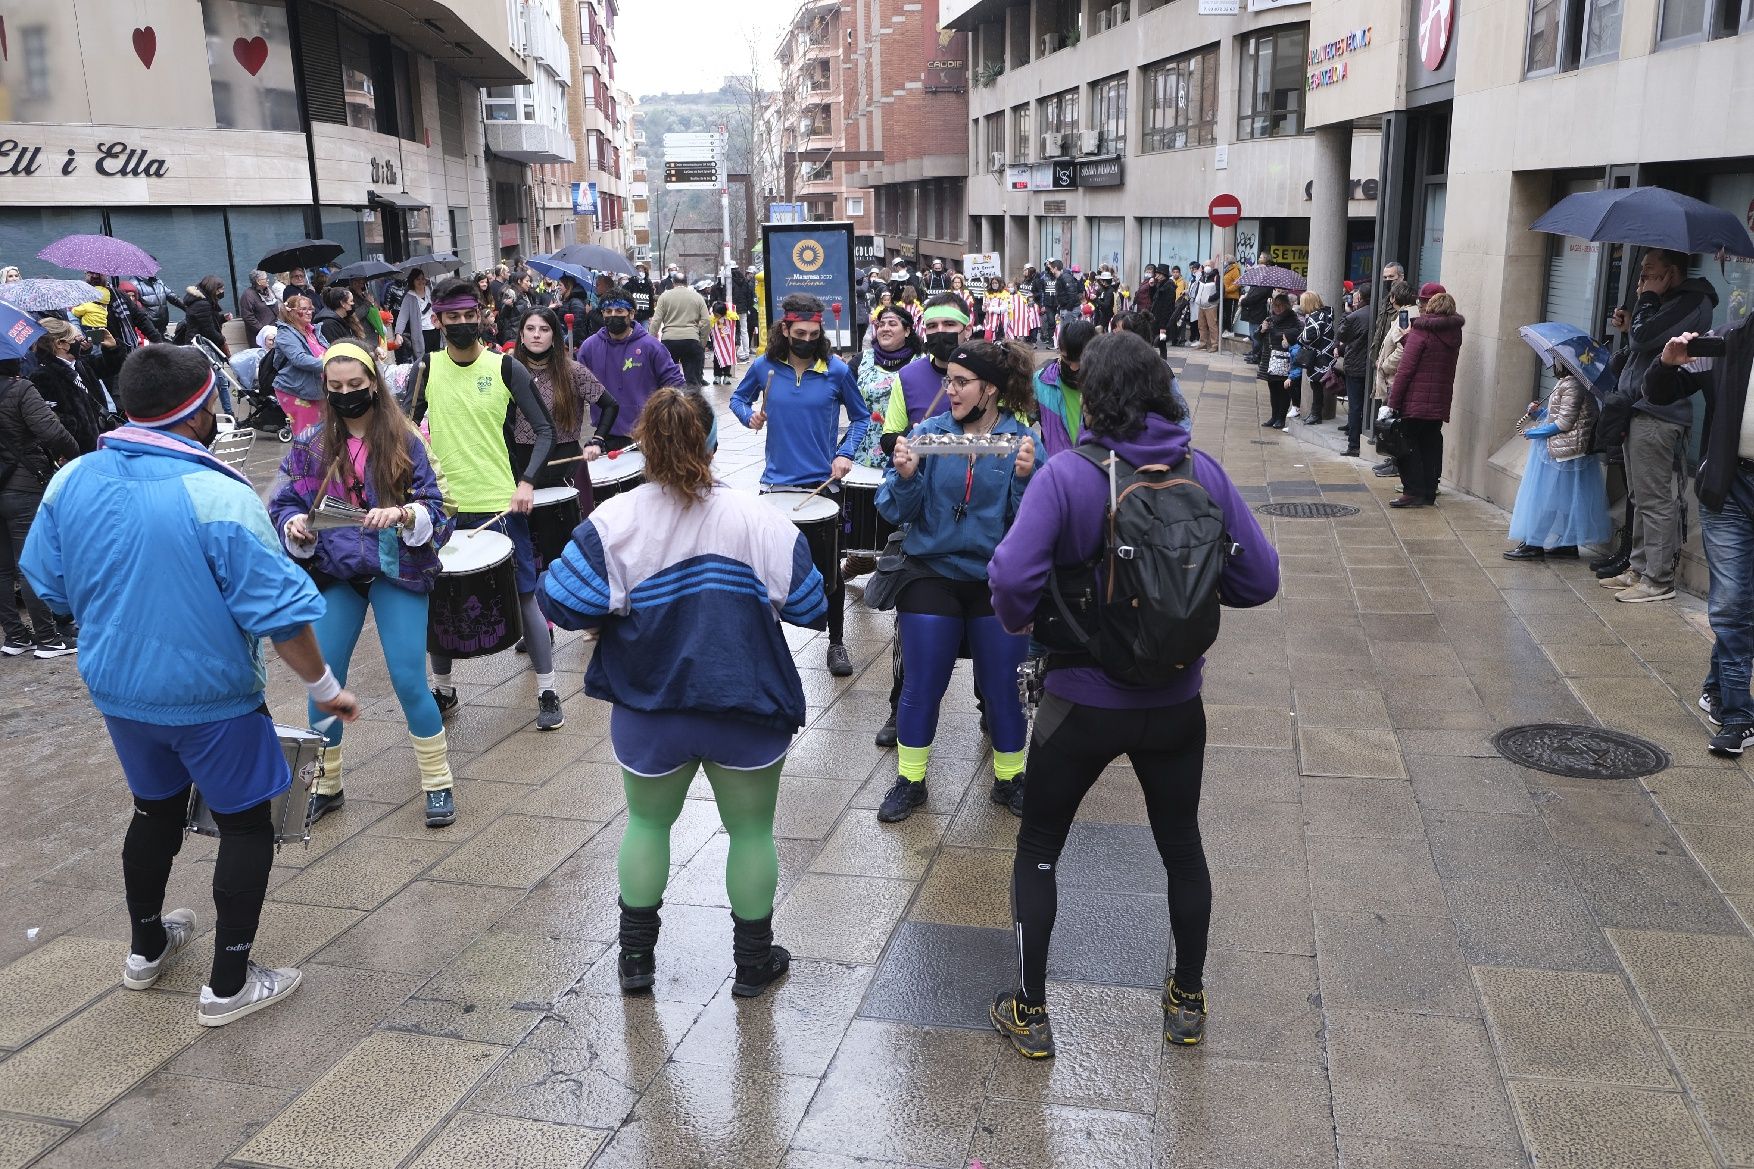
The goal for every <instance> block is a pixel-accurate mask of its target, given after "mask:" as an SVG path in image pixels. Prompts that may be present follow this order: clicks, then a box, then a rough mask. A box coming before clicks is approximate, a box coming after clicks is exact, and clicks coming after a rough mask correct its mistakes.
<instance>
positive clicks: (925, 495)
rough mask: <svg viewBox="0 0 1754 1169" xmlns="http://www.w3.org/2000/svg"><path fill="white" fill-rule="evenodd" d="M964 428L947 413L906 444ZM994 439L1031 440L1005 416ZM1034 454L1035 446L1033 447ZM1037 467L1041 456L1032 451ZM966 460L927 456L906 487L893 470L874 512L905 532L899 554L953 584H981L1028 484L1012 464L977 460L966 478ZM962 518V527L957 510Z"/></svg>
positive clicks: (1002, 459)
mask: <svg viewBox="0 0 1754 1169" xmlns="http://www.w3.org/2000/svg"><path fill="white" fill-rule="evenodd" d="M961 433H962V427H961V426H960V425H959V424H958V423H957V422H956V420H955V419H954V418H952V417H951V416H950V413H949V412H948V411H946V412H944V413H943V414H937V415H934V416H932V417H931V418H928V419H926V420H925V421H924V422H921V423H920V424H919V425H918V426H916V427H914V429H913V433H912V434H910V435H909V436H908V437H909V438H910V439H914V438H921V437H923V436H925V435H928V434H961ZM993 433H995V434H1018V435H1030V436H1031V437H1033V432H1032V431H1031V430H1030V429H1029V427H1028V426H1026V425H1024V424H1023V423H1022V422H1019V421H1018V420H1017V419H1016V418H1015V417H1013V416H1011V415H1006V416H1005V417H1003V418H1001V419H999V421H998V423H997V424H996V425H995V426H994V427H993ZM1036 445H1037V447H1038V448H1039V446H1040V440H1037V444H1036ZM1036 457H1037V463H1036V465H1037V466H1038V467H1039V466H1040V465H1041V463H1040V459H1041V453H1040V451H1039V449H1038V451H1037V455H1036ZM968 464H969V460H968V456H966V455H928V456H926V457H925V458H923V459H921V460H920V461H919V469H918V470H916V471H915V472H914V476H913V478H911V479H903V478H902V477H901V475H900V474H899V473H897V471H896V470H895V468H893V467H891V468H890V469H889V471H888V473H886V474H885V475H884V476H883V486H882V487H880V488H879V489H878V491H877V510H878V511H880V512H882V513H883V518H884V519H886V520H888V521H889V522H890V523H892V524H895V525H897V526H901V525H904V524H905V525H906V526H907V534H906V535H905V536H904V537H903V538H902V545H901V546H902V550H903V551H904V552H906V553H907V554H908V555H909V556H910V557H912V558H914V559H915V560H918V561H920V562H921V563H923V564H924V565H925V566H926V567H928V568H930V569H931V570H932V571H933V572H935V573H937V574H938V575H939V576H942V577H947V578H948V579H950V580H986V579H987V561H989V560H991V559H992V558H993V549H994V548H997V547H998V546H999V541H1000V540H1002V539H1004V538H1005V531H1006V529H1008V528H1009V527H1010V526H1011V521H1012V520H1013V519H1015V518H1016V517H1017V504H1018V502H1019V501H1020V500H1022V498H1023V489H1024V488H1025V487H1027V486H1029V480H1028V479H1019V478H1018V477H1017V476H1016V474H1015V473H1014V470H1013V468H1015V467H1016V465H1017V456H1016V455H1015V454H1009V455H1004V456H999V455H980V456H977V457H976V458H975V460H974V477H973V480H972V481H971V480H970V478H969V474H968V471H969V466H968ZM965 496H966V497H967V500H968V502H967V505H966V510H965V511H964V514H963V516H962V518H961V519H957V518H956V510H957V508H959V507H962V506H963V499H964V497H965Z"/></svg>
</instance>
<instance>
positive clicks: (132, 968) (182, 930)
mask: <svg viewBox="0 0 1754 1169" xmlns="http://www.w3.org/2000/svg"><path fill="white" fill-rule="evenodd" d="M159 920H160V921H161V922H163V923H164V953H162V954H160V955H159V956H158V957H156V958H154V959H152V960H151V961H148V960H147V959H145V958H142V957H141V956H140V955H138V954H129V955H128V957H127V958H126V959H124V960H123V962H122V985H123V986H125V987H127V988H128V989H129V990H146V989H148V988H149V987H151V986H152V984H153V983H155V982H157V981H158V975H159V971H161V970H163V969H164V964H165V963H166V962H169V961H170V960H171V959H172V958H175V957H176V956H177V954H178V952H179V951H181V950H182V949H183V948H184V947H186V946H187V945H188V944H189V943H190V942H192V941H194V940H195V911H194V910H193V909H173V910H171V911H170V912H169V913H167V914H165V915H164V916H163V917H161V918H160V919H159Z"/></svg>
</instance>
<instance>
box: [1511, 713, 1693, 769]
mask: <svg viewBox="0 0 1754 1169" xmlns="http://www.w3.org/2000/svg"><path fill="white" fill-rule="evenodd" d="M1492 745H1493V746H1494V747H1495V748H1497V750H1498V753H1499V754H1500V755H1502V756H1504V757H1505V758H1506V759H1508V760H1510V761H1511V762H1512V763H1520V764H1522V765H1523V766H1524V767H1532V768H1534V769H1535V770H1536V771H1545V772H1546V773H1547V774H1549V775H1567V776H1570V777H1571V778H1573V779H1636V778H1638V777H1639V776H1641V775H1654V774H1655V773H1656V772H1659V771H1661V770H1663V769H1664V768H1665V767H1667V766H1669V764H1670V763H1671V762H1673V761H1672V760H1671V759H1670V758H1669V753H1668V752H1667V751H1665V750H1663V749H1662V748H1661V747H1659V746H1657V745H1656V744H1655V743H1647V742H1645V741H1644V740H1643V739H1638V738H1634V737H1633V736H1631V735H1623V734H1621V733H1620V732H1619V731H1605V730H1603V729H1601V728H1600V727H1584V726H1574V725H1572V724H1570V723H1534V724H1532V725H1530V726H1526V727H1509V728H1507V729H1505V730H1502V731H1499V732H1498V734H1497V735H1495V736H1493V739H1492Z"/></svg>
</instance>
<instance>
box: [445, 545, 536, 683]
mask: <svg viewBox="0 0 1754 1169" xmlns="http://www.w3.org/2000/svg"><path fill="white" fill-rule="evenodd" d="M439 569H440V574H439V578H438V584H437V585H436V586H435V587H434V588H433V590H432V598H431V600H430V601H429V603H428V609H427V620H426V648H427V650H428V651H429V652H431V653H435V654H438V655H439V656H440V657H447V658H480V657H486V656H487V655H488V654H496V653H499V652H500V651H501V650H506V649H510V648H512V645H513V643H515V642H516V641H517V640H518V638H520V637H522V636H523V635H524V619H523V614H522V612H521V611H520V610H519V608H518V576H517V566H516V565H515V564H514V563H513V559H512V541H511V537H509V536H504V535H501V534H500V533H499V532H494V531H479V532H459V533H457V534H456V535H454V536H452V537H451V538H450V540H449V541H448V542H447V543H446V544H445V546H444V547H443V548H440V549H439Z"/></svg>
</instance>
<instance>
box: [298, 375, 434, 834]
mask: <svg viewBox="0 0 1754 1169" xmlns="http://www.w3.org/2000/svg"><path fill="white" fill-rule="evenodd" d="M322 377H323V389H324V400H323V402H322V404H321V405H322V415H321V421H320V422H319V423H318V424H317V425H316V426H313V427H311V428H309V429H307V430H305V431H304V432H302V433H301V434H299V435H298V437H297V438H295V439H294V440H293V445H292V449H290V450H289V451H287V452H286V457H285V458H284V459H283V460H281V463H280V478H279V480H278V482H277V484H276V487H275V491H274V495H273V499H272V501H271V502H270V504H269V512H270V513H271V514H272V515H273V517H274V527H275V530H277V531H278V532H279V533H280V536H281V541H282V542H283V543H284V544H285V546H286V550H287V552H288V553H290V554H291V555H292V556H293V558H294V559H296V560H298V561H299V562H300V563H301V564H303V565H304V566H305V568H306V570H307V571H309V572H310V574H311V576H312V577H313V578H314V579H315V580H316V582H317V586H318V587H319V588H320V589H321V590H322V592H323V600H324V601H325V602H326V603H327V608H326V610H325V612H324V613H323V616H322V618H321V619H320V620H319V621H317V623H316V631H317V641H318V643H319V644H320V645H321V646H322V647H323V656H324V658H326V659H327V660H328V661H329V662H330V664H331V665H332V666H333V668H334V670H335V676H336V678H338V679H340V678H345V677H346V676H347V667H348V663H349V661H350V659H351V658H352V657H353V647H354V645H355V644H356V643H357V642H358V641H359V633H360V629H361V628H362V627H363V626H364V624H365V614H366V609H367V608H368V607H369V608H370V609H371V611H372V615H373V616H374V617H375V618H376V622H377V627H378V641H379V642H380V643H381V644H382V645H383V648H384V664H385V665H386V666H388V667H389V671H390V682H391V685H393V686H394V687H395V690H396V697H397V698H398V699H399V700H400V701H401V703H402V714H403V716H404V717H405V718H406V719H407V720H408V734H409V736H410V737H411V738H412V739H413V741H414V754H415V758H416V760H417V761H418V763H419V767H420V780H421V787H422V788H424V789H425V791H426V822H427V825H428V826H429V827H440V826H442V825H445V824H449V823H451V822H452V821H453V820H454V819H456V802H455V799H454V797H453V795H452V791H451V788H452V780H451V769H450V764H449V762H448V758H447V752H446V747H445V724H444V720H443V718H441V717H440V715H439V709H438V704H437V703H436V702H435V701H434V700H433V696H432V691H431V690H429V689H427V685H426V608H427V595H428V594H429V593H431V592H432V589H433V586H434V584H435V583H436V582H437V580H438V575H439V571H440V570H439V557H438V550H439V547H440V546H441V545H443V544H444V542H445V541H446V539H448V538H449V537H450V534H451V530H452V527H453V520H452V518H451V516H450V515H449V514H448V513H447V511H446V509H445V498H444V492H443V489H442V488H441V486H440V484H439V480H438V475H437V472H436V471H435V469H434V467H433V463H432V461H431V460H430V459H429V458H428V456H427V450H426V443H425V441H424V440H423V439H422V438H421V437H420V433H419V432H418V431H417V430H415V429H414V427H413V426H411V425H410V424H409V422H408V419H407V418H406V417H405V416H404V415H403V413H402V408H401V407H400V406H398V405H397V404H396V396H395V394H393V393H391V392H390V389H389V387H388V386H387V385H386V384H385V382H384V380H383V376H382V374H381V373H380V372H379V369H378V365H377V361H376V359H375V358H374V357H373V356H372V355H371V354H370V353H368V352H366V350H365V349H364V347H362V346H360V345H358V344H355V343H354V342H352V341H343V342H341V343H339V344H336V345H331V346H330V347H329V350H328V352H327V353H326V354H325V355H324V358H323V371H322ZM330 496H333V497H335V498H336V499H339V500H341V501H342V502H343V503H346V504H349V505H351V506H353V507H356V508H361V509H364V511H365V518H364V519H363V520H362V521H361V522H360V524H359V526H357V527H352V526H348V527H332V528H331V527H324V528H322V529H319V528H318V527H317V526H316V525H315V524H313V523H312V516H313V514H315V513H316V511H317V510H318V508H319V506H320V505H321V504H322V502H323V501H324V500H325V499H326V498H328V497H330ZM319 713H320V712H318V711H317V710H316V708H315V707H314V706H313V707H312V709H311V718H312V720H313V721H314V720H315V719H317V718H318V717H319ZM323 737H324V741H325V746H324V748H323V775H322V777H321V778H320V779H319V780H318V781H317V788H316V792H315V793H314V794H313V795H312V797H311V818H312V819H313V820H315V819H317V818H320V817H322V816H323V815H325V814H327V813H328V812H331V811H333V810H334V809H336V808H338V807H340V806H341V804H342V802H343V799H344V796H343V795H342V791H341V724H340V723H339V722H333V723H332V724H331V725H330V727H329V729H328V730H327V731H325V732H324V736H323Z"/></svg>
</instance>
